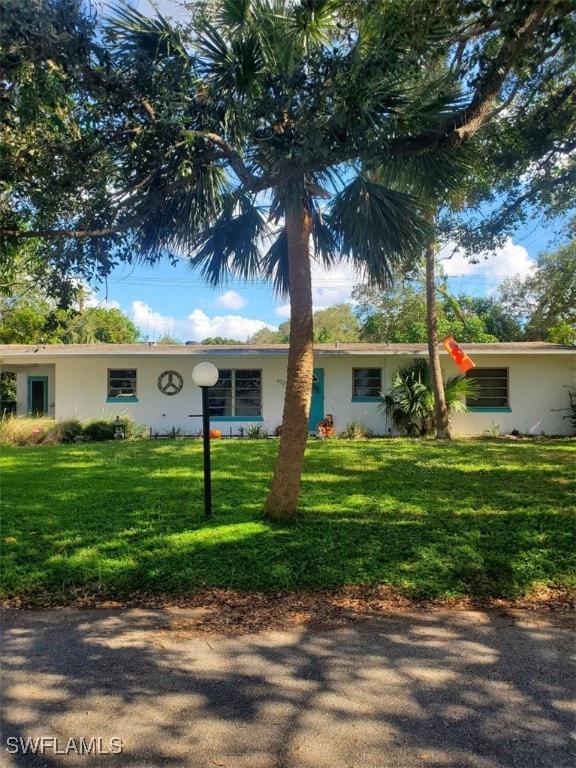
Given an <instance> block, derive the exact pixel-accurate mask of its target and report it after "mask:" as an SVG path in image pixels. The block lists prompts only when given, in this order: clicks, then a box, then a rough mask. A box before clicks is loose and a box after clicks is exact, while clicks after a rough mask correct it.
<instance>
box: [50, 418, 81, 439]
mask: <svg viewBox="0 0 576 768" xmlns="http://www.w3.org/2000/svg"><path fill="white" fill-rule="evenodd" d="M82 432H83V429H82V424H81V423H80V422H79V421H78V419H62V420H61V421H55V422H53V424H52V427H51V429H50V433H49V438H50V440H51V442H54V443H73V442H74V441H75V440H76V438H77V437H81V436H82Z"/></svg>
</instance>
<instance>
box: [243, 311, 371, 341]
mask: <svg viewBox="0 0 576 768" xmlns="http://www.w3.org/2000/svg"><path fill="white" fill-rule="evenodd" d="M312 325H313V328H314V341H315V342H316V343H318V344H323V343H327V342H331V341H341V342H343V343H346V342H353V341H360V323H359V322H358V318H357V317H356V315H355V314H354V310H353V309H352V307H351V306H350V304H336V305H335V306H333V307H327V308H326V309H319V310H317V311H316V312H314V314H313V316H312ZM289 340H290V321H289V320H286V321H285V322H284V323H280V325H279V327H278V330H277V331H273V330H271V329H270V328H262V329H260V330H259V331H257V332H256V333H255V334H253V335H252V336H251V337H250V338H249V339H248V344H287V343H288V341H289Z"/></svg>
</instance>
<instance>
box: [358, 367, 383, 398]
mask: <svg viewBox="0 0 576 768" xmlns="http://www.w3.org/2000/svg"><path fill="white" fill-rule="evenodd" d="M357 371H368V372H370V373H369V375H368V376H367V378H368V380H370V379H371V378H376V377H373V373H374V371H378V378H379V385H378V387H377V389H378V394H377V395H357V394H356V392H357V391H358V389H359V388H360V384H359V383H358V382H357V379H356V372H357ZM382 382H383V374H382V368H381V367H380V368H378V367H371V366H370V367H369V366H363V367H359V366H358V367H354V368H352V402H353V403H377V402H380V400H381V399H382V396H381V395H380V392H382V386H383V384H382ZM363 388H364V389H369V388H370V389H376V387H372V386H370V385H368V386H366V384H364V385H363Z"/></svg>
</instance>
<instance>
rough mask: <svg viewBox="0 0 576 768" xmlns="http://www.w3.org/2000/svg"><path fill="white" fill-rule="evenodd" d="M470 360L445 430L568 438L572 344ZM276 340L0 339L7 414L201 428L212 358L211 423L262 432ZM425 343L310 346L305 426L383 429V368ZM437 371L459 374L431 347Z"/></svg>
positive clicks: (272, 393)
mask: <svg viewBox="0 0 576 768" xmlns="http://www.w3.org/2000/svg"><path fill="white" fill-rule="evenodd" d="M463 346H464V347H465V351H466V352H467V353H468V354H469V355H470V357H471V358H472V360H473V361H474V363H475V366H476V367H475V368H473V369H472V370H471V371H470V372H469V373H468V374H467V375H471V376H474V377H475V378H477V379H478V381H479V383H480V396H479V398H478V399H477V400H476V401H475V402H474V403H471V404H469V405H470V408H469V410H468V412H466V413H465V414H462V415H460V416H456V417H455V418H454V421H453V434H454V435H480V434H483V433H486V432H487V431H489V432H496V431H498V432H500V433H509V432H511V431H513V430H518V431H519V432H521V433H523V434H534V435H538V434H550V435H569V434H572V427H571V424H570V421H569V419H568V418H566V417H567V414H568V407H569V391H570V388H571V387H573V386H574V384H575V373H576V349H575V348H572V347H562V346H559V345H555V344H548V343H542V342H528V343H507V344H466V345H463ZM287 353H288V350H287V346H286V345H268V346H251V345H246V346H241V345H239V346H202V345H198V344H191V345H174V346H172V345H154V344H136V345H122V344H94V345H83V344H82V345H77V344H70V345H45V346H44V345H22V346H20V345H0V365H1V368H0V370H2V371H3V372H12V373H14V374H16V380H17V402H16V413H17V414H19V415H26V414H44V415H48V416H51V417H53V418H55V419H58V420H60V419H65V418H71V417H72V418H77V419H79V420H81V421H87V420H89V419H94V418H112V419H113V418H115V417H116V416H119V415H129V416H130V417H131V418H132V419H133V420H134V421H135V422H136V423H138V424H143V425H147V426H148V427H149V428H150V432H151V434H155V433H160V434H166V433H169V432H170V431H171V430H172V429H178V430H181V431H182V432H185V433H188V434H191V433H194V432H196V431H198V430H200V428H201V416H200V413H201V392H200V389H199V388H198V387H197V386H196V385H195V384H194V383H193V381H192V370H193V369H194V367H195V366H196V365H197V364H198V363H200V362H203V361H209V362H212V363H214V365H216V367H217V368H218V370H219V373H220V378H219V381H218V383H217V384H216V386H215V387H213V388H211V389H210V419H211V425H212V426H213V427H214V428H216V429H219V430H221V432H222V434H223V435H224V436H227V435H237V434H239V433H240V431H241V429H246V428H248V427H249V426H250V425H252V424H255V423H261V424H262V425H263V426H264V427H265V428H266V429H267V430H268V431H269V432H270V433H273V432H274V430H275V428H276V427H278V426H280V424H281V421H282V410H283V403H284V389H285V385H286V383H285V379H286V365H287ZM426 356H427V350H426V345H424V344H390V345H386V344H339V343H335V344H318V345H316V346H315V370H314V391H313V395H312V406H311V412H310V422H309V424H310V431H311V432H315V431H316V426H317V424H318V422H319V421H321V420H322V419H323V417H324V416H325V415H326V414H332V416H333V418H334V427H335V432H336V434H337V433H338V432H339V431H341V430H343V429H344V428H345V427H346V425H347V424H348V423H349V422H352V421H360V422H362V423H363V424H365V425H366V426H367V427H369V428H370V429H372V430H373V431H374V433H375V434H379V435H388V434H393V432H394V431H393V428H392V424H391V423H389V421H388V419H387V417H386V416H385V414H384V413H383V412H382V411H381V410H379V409H378V405H379V403H380V402H381V399H380V393H381V392H384V393H385V392H387V391H389V389H390V386H391V385H390V379H391V376H392V374H393V373H394V371H396V370H397V369H398V368H399V367H400V366H401V365H404V364H406V363H408V362H410V361H411V360H414V359H416V358H418V357H426ZM441 359H442V366H443V371H444V376H445V377H447V376H455V375H457V374H458V373H459V371H458V369H457V368H456V366H455V364H454V362H453V361H452V359H451V358H450V357H449V356H448V354H446V353H445V352H444V351H442V352H441Z"/></svg>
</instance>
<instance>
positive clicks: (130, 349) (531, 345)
mask: <svg viewBox="0 0 576 768" xmlns="http://www.w3.org/2000/svg"><path fill="white" fill-rule="evenodd" d="M461 346H462V348H463V349H464V351H465V352H467V353H468V354H470V356H472V357H473V356H474V355H486V354H501V355H526V354H531V355H532V354H535V355H539V354H576V347H566V346H562V345H560V344H551V343H548V342H543V341H526V342H502V343H492V344H469V343H461ZM287 352H288V344H262V345H260V344H259V345H256V344H241V345H238V344H237V345H230V346H224V345H222V346H220V345H211V344H210V345H208V344H154V343H148V342H145V343H142V344H0V362H7V361H8V360H14V359H15V358H24V359H30V358H36V360H38V359H41V358H55V357H74V356H76V357H102V356H113V357H186V356H190V357H221V356H235V355H238V356H239V357H249V356H256V355H258V356H278V355H280V356H284V355H286V354H287ZM440 353H441V354H447V353H446V351H445V350H444V348H443V347H441V348H440ZM314 354H315V355H321V356H323V355H326V356H337V355H384V356H389V355H412V356H422V355H427V354H428V346H427V345H426V344H356V343H355V344H343V343H340V342H332V343H328V344H315V345H314Z"/></svg>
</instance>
